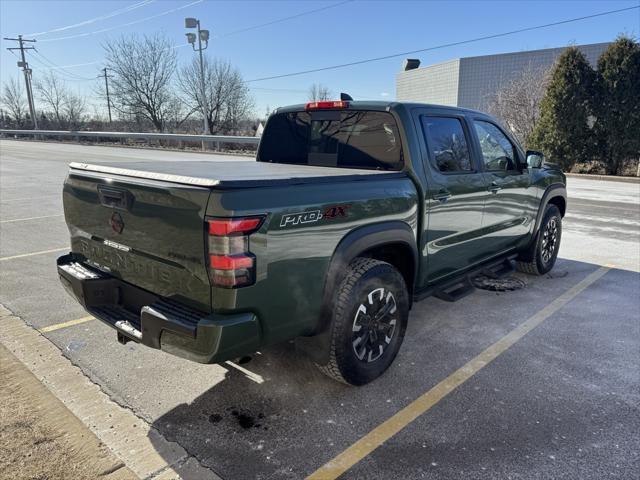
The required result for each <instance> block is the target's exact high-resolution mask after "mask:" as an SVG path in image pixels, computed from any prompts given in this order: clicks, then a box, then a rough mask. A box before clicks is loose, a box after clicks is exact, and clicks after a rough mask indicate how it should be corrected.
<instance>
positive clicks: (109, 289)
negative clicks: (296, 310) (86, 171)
mask: <svg viewBox="0 0 640 480" xmlns="http://www.w3.org/2000/svg"><path fill="white" fill-rule="evenodd" d="M57 264H58V275H59V277H60V282H61V283H62V285H63V286H64V287H65V289H66V290H67V292H68V293H69V294H70V295H71V296H72V297H73V298H75V299H76V300H77V301H78V302H79V303H80V304H81V305H82V306H83V307H84V308H85V309H86V310H87V312H89V313H90V314H91V315H93V316H94V317H96V318H97V319H99V320H101V321H102V322H104V323H106V324H107V325H109V326H110V327H112V328H114V329H115V330H116V331H117V332H118V340H120V341H121V342H126V341H129V340H132V341H134V342H138V343H141V344H143V345H146V346H148V347H151V348H156V349H161V350H164V351H166V352H168V353H171V354H174V355H177V356H179V357H183V358H187V359H189V360H193V361H195V362H199V363H219V362H223V361H225V360H229V359H232V358H236V357H239V356H243V355H247V354H250V353H253V352H255V351H256V350H257V349H258V348H259V346H260V326H259V324H258V319H257V318H256V316H255V315H254V314H252V313H238V314H230V315H219V314H204V313H202V312H198V311H196V310H193V309H191V308H189V307H187V306H185V305H182V304H180V303H178V302H175V301H172V300H168V299H165V298H162V297H159V296H157V295H154V294H152V293H150V292H148V291H146V290H143V289H141V288H138V287H135V286H134V285H131V284H129V283H126V282H123V281H122V280H119V279H117V278H115V277H113V276H111V275H109V274H107V273H104V272H101V271H98V270H96V269H93V268H91V267H88V266H87V265H85V264H83V263H82V258H81V257H77V256H75V255H74V254H72V253H70V254H68V255H64V256H62V257H60V258H58V261H57Z"/></svg>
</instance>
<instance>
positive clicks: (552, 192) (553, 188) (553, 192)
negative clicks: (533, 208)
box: [533, 183, 567, 237]
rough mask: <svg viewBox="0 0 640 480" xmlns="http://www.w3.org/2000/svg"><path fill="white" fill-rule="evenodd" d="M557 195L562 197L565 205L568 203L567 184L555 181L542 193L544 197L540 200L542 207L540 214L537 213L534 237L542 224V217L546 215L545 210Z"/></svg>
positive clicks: (539, 210)
mask: <svg viewBox="0 0 640 480" xmlns="http://www.w3.org/2000/svg"><path fill="white" fill-rule="evenodd" d="M555 197H562V199H563V200H564V203H565V205H566V204H567V187H566V185H564V184H562V183H554V184H552V185H549V186H548V187H547V189H546V190H545V191H544V193H543V194H542V199H541V200H540V208H539V209H538V214H537V215H536V223H535V226H534V229H533V236H534V237H535V236H536V235H537V233H538V230H539V229H540V224H541V223H542V218H543V217H544V211H545V210H546V208H547V205H548V204H549V201H550V200H551V199H552V198H555ZM563 216H564V215H563Z"/></svg>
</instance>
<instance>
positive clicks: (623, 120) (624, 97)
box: [596, 36, 640, 175]
mask: <svg viewBox="0 0 640 480" xmlns="http://www.w3.org/2000/svg"><path fill="white" fill-rule="evenodd" d="M597 87H598V88H597V94H598V102H597V103H596V106H597V109H596V116H597V122H596V130H597V133H598V138H599V140H600V146H601V151H602V152H603V155H604V160H605V162H606V164H607V171H608V173H609V174H611V175H615V174H618V173H622V172H621V170H622V168H623V166H624V162H625V160H627V159H631V158H638V159H640V45H639V44H638V42H635V41H633V40H632V39H630V38H628V37H625V36H621V37H619V38H618V39H617V40H616V41H615V42H614V43H612V44H611V45H610V46H609V48H607V50H606V51H605V52H604V53H603V54H602V55H601V56H600V58H599V59H598V82H597Z"/></svg>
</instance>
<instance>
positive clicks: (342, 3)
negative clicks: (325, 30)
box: [213, 0, 353, 39]
mask: <svg viewBox="0 0 640 480" xmlns="http://www.w3.org/2000/svg"><path fill="white" fill-rule="evenodd" d="M350 2H353V0H344V1H343V2H338V3H334V4H332V5H327V6H324V7H320V8H316V9H314V10H307V11H305V12H300V13H297V14H295V15H291V16H289V17H284V18H279V19H276V20H272V21H270V22H267V23H261V24H259V25H253V26H251V27H245V28H241V29H239V30H234V31H232V32H228V33H223V34H222V35H214V37H213V38H214V39H218V38H225V37H229V36H231V35H236V34H238V33H244V32H248V31H250V30H255V29H258V28H262V27H267V26H269V25H273V24H276V23H281V22H286V21H287V20H292V19H294V18H298V17H302V16H304V15H310V14H312V13H317V12H321V11H323V10H328V9H330V8H335V7H339V6H340V5H344V4H345V3H350Z"/></svg>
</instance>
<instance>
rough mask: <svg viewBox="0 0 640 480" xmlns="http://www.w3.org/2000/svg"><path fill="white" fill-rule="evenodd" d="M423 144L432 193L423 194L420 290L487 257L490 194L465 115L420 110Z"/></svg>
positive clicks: (428, 181) (447, 111)
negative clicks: (485, 239) (484, 242)
mask: <svg viewBox="0 0 640 480" xmlns="http://www.w3.org/2000/svg"><path fill="white" fill-rule="evenodd" d="M418 115H419V130H420V135H419V138H420V140H421V144H422V153H423V155H422V156H423V163H424V168H425V172H426V175H427V177H428V178H427V184H428V188H427V189H426V190H425V191H426V195H425V199H424V202H425V219H424V230H425V231H424V234H423V235H422V239H423V240H422V245H421V247H422V252H423V262H426V263H427V264H426V265H423V267H426V268H421V269H420V271H421V272H423V273H421V276H422V278H421V279H420V280H421V281H420V283H419V284H421V285H425V284H427V283H429V282H433V281H435V280H438V279H440V278H443V277H445V276H447V275H450V274H453V273H455V272H457V271H459V270H460V269H463V268H466V267H468V266H469V265H471V264H473V263H476V262H478V261H480V260H481V259H483V258H484V257H485V251H483V249H482V248H481V237H482V214H483V209H484V203H485V201H486V199H487V195H488V191H487V184H486V181H485V177H484V175H483V174H482V171H481V170H480V169H479V168H478V165H477V164H476V159H475V157H476V156H475V155H474V154H473V148H474V147H473V145H474V144H473V143H472V136H471V132H470V131H469V126H468V124H467V122H466V120H465V117H464V115H457V114H455V113H452V111H451V110H442V111H438V110H431V109H429V110H426V109H425V110H419V111H418Z"/></svg>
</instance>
